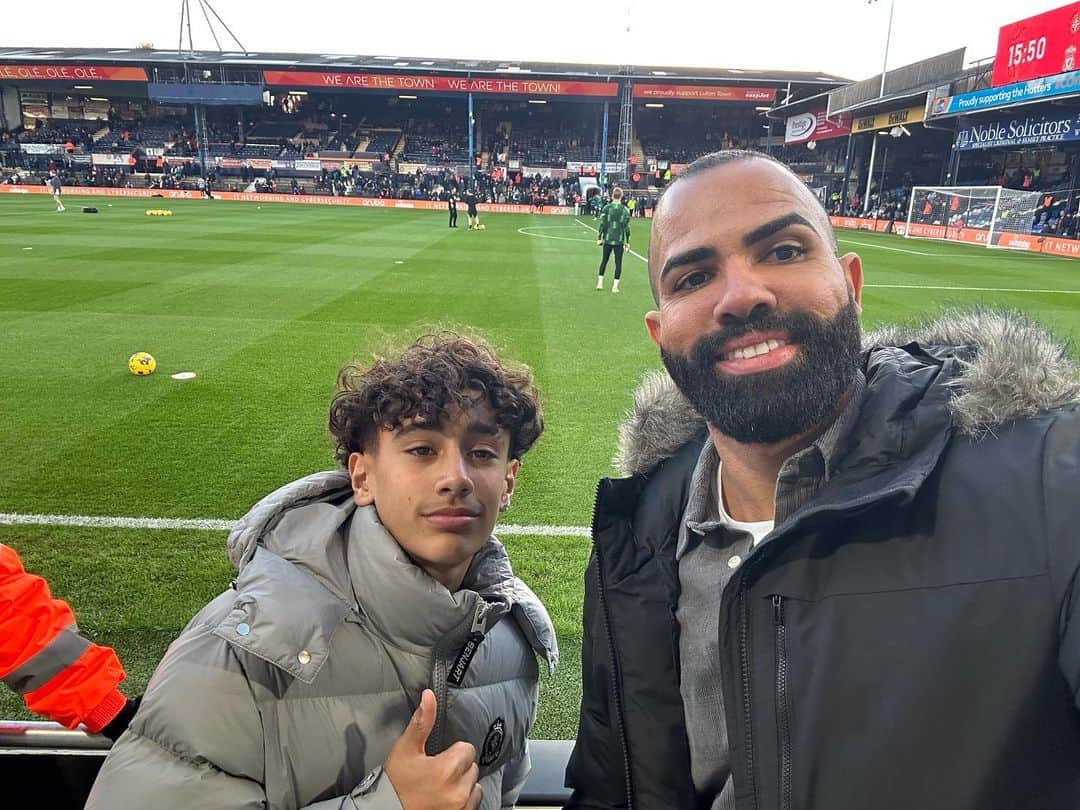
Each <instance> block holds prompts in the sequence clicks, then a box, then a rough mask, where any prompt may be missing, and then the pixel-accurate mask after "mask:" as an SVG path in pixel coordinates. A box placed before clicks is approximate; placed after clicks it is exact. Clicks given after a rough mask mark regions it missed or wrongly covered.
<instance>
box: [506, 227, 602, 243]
mask: <svg viewBox="0 0 1080 810" xmlns="http://www.w3.org/2000/svg"><path fill="white" fill-rule="evenodd" d="M543 227H545V226H540V225H526V226H525V227H524V228H518V229H517V232H518V233H520V234H521V235H522V236H531V237H533V238H534V239H559V240H561V241H563V242H591V241H592V240H591V239H580V238H575V237H572V236H551V235H550V234H546V233H529V231H538V230H540V229H541V228H543ZM557 228H563V229H567V228H569V229H571V230H574V231H576V230H577V228H575V227H574V226H573V225H552V226H547V228H546V229H547V230H555V229H557Z"/></svg>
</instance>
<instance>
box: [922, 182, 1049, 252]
mask: <svg viewBox="0 0 1080 810" xmlns="http://www.w3.org/2000/svg"><path fill="white" fill-rule="evenodd" d="M1040 198H1041V194H1040V193H1039V192H1037V191H1016V190H1014V189H1007V188H1002V187H1001V186H915V187H914V188H913V189H912V190H911V202H910V203H909V205H908V215H907V223H906V226H905V228H904V236H905V238H908V239H937V240H941V241H949V242H966V243H968V244H980V245H985V246H987V247H1000V248H1008V247H1010V246H1011V245H1009V243H1008V242H1005V243H1002V241H1001V239H1000V236H1001V234H1002V233H1003V232H1009V233H1025V234H1026V233H1031V226H1032V222H1033V220H1034V216H1035V212H1036V210H1037V207H1038V204H1039V200H1040Z"/></svg>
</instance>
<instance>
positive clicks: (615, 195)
mask: <svg viewBox="0 0 1080 810" xmlns="http://www.w3.org/2000/svg"><path fill="white" fill-rule="evenodd" d="M611 199H613V200H621V199H622V189H621V188H619V187H618V186H615V188H613V189H612V190H611Z"/></svg>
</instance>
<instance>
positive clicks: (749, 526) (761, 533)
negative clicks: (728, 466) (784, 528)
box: [716, 462, 775, 546]
mask: <svg viewBox="0 0 1080 810" xmlns="http://www.w3.org/2000/svg"><path fill="white" fill-rule="evenodd" d="M723 467H724V465H723V462H717V464H716V513H717V514H718V515H720V519H721V520H723V521H724V523H726V524H727V525H728V526H730V527H731V528H732V529H735V530H736V531H744V532H748V533H749V534H750V537H751V538H752V540H751V545H752V546H757V544H758V543H760V542H761V541H762V540H763V539H764V538H765V535H767V534H768V533H769V532H771V531H772V530H773V526H774V525H775V521H772V520H757V521H753V522H751V523H747V522H745V521H742V520H735V518H733V517H732V516H731V515H729V514H728V512H727V509H725V508H724V490H723V488H722V484H721V483H720V470H721V469H723Z"/></svg>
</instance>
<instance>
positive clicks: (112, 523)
mask: <svg viewBox="0 0 1080 810" xmlns="http://www.w3.org/2000/svg"><path fill="white" fill-rule="evenodd" d="M235 525H236V521H235V520H221V519H217V518H137V517H108V516H105V515H24V514H19V513H16V512H0V526H74V527H77V528H84V529H85V528H91V529H188V530H194V531H208V532H227V531H230V530H231V529H232V528H233V526H235ZM495 534H496V535H504V536H507V537H509V536H511V535H534V536H540V537H589V536H590V534H591V533H590V530H589V527H588V526H519V525H515V524H506V525H499V526H496V527H495Z"/></svg>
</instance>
